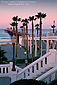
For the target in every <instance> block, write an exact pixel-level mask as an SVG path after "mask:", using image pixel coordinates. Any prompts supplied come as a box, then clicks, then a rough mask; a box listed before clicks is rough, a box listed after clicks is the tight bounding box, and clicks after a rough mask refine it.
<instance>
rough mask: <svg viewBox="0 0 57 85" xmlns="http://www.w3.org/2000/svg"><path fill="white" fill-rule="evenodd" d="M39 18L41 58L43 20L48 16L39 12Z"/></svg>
mask: <svg viewBox="0 0 57 85" xmlns="http://www.w3.org/2000/svg"><path fill="white" fill-rule="evenodd" d="M35 16H36V17H37V19H40V49H39V57H41V49H42V47H41V46H42V40H41V36H42V18H45V17H46V14H44V13H41V12H39V13H38V14H37V15H35Z"/></svg>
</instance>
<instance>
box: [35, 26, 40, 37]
mask: <svg viewBox="0 0 57 85" xmlns="http://www.w3.org/2000/svg"><path fill="white" fill-rule="evenodd" d="M35 27H36V28H35V29H36V30H37V36H38V30H39V29H40V28H39V24H36V25H35Z"/></svg>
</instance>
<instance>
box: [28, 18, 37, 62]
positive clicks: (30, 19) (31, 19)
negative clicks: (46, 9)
mask: <svg viewBox="0 0 57 85" xmlns="http://www.w3.org/2000/svg"><path fill="white" fill-rule="evenodd" d="M28 20H29V21H32V62H33V53H34V38H33V36H34V24H33V21H34V20H36V18H34V16H30V17H29V19H28Z"/></svg>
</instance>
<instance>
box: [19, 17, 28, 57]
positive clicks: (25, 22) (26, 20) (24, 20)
mask: <svg viewBox="0 0 57 85" xmlns="http://www.w3.org/2000/svg"><path fill="white" fill-rule="evenodd" d="M21 22H23V23H24V24H23V25H24V26H26V38H27V44H26V48H27V59H28V58H29V57H28V23H29V22H28V19H26V18H25V19H23V20H22V21H21Z"/></svg>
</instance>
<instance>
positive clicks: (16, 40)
mask: <svg viewBox="0 0 57 85" xmlns="http://www.w3.org/2000/svg"><path fill="white" fill-rule="evenodd" d="M16 59H17V21H16V56H15V64H16Z"/></svg>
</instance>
